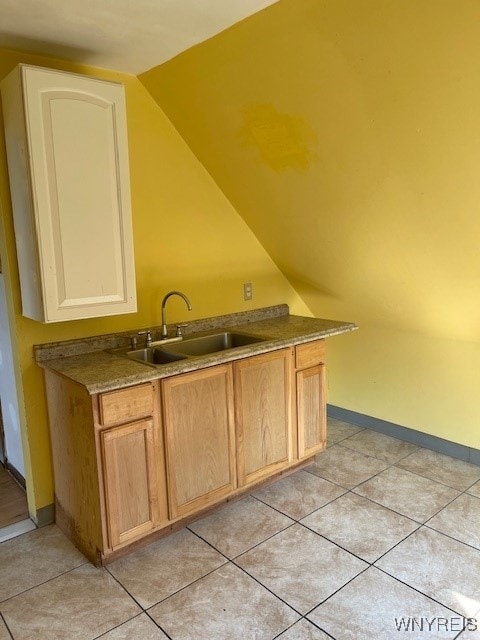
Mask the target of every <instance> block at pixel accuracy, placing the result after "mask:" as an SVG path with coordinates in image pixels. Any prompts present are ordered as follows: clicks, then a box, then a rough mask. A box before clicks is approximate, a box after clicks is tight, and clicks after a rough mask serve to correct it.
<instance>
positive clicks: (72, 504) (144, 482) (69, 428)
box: [45, 370, 169, 564]
mask: <svg viewBox="0 0 480 640" xmlns="http://www.w3.org/2000/svg"><path fill="white" fill-rule="evenodd" d="M45 385H46V390H47V403H48V414H49V421H50V439H51V444H52V454H53V468H54V481H55V511H56V514H55V520H56V522H57V524H58V525H59V526H60V528H61V529H62V530H63V531H64V532H65V533H66V535H67V536H68V537H69V538H70V539H71V540H72V541H73V542H74V543H75V544H76V545H77V547H78V548H79V549H80V550H81V551H82V552H83V553H84V554H85V555H86V556H87V558H88V559H89V560H91V561H92V562H93V563H95V564H101V563H102V562H104V561H105V560H106V559H107V558H108V556H109V555H111V554H112V553H113V552H115V551H117V550H120V549H122V548H123V547H125V546H127V545H128V544H130V543H131V542H133V541H135V540H140V539H141V538H143V537H145V535H147V534H148V533H150V532H153V531H155V530H158V529H161V528H164V527H165V526H167V525H168V522H169V519H168V509H167V489H166V478H165V457H164V449H163V434H162V428H161V427H162V424H161V413H160V389H159V384H158V382H154V383H150V382H149V383H146V384H141V385H136V386H133V387H128V388H125V389H120V390H118V391H112V392H108V393H103V394H100V395H98V396H90V395H89V394H88V392H87V391H86V390H85V388H84V387H82V386H81V385H79V384H76V383H74V382H72V381H70V380H68V379H66V378H64V377H63V376H59V375H57V374H55V373H52V372H50V371H48V370H46V371H45Z"/></svg>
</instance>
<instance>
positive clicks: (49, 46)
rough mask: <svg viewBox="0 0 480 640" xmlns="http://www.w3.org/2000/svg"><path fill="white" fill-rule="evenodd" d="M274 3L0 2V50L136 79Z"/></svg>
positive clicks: (210, 0)
mask: <svg viewBox="0 0 480 640" xmlns="http://www.w3.org/2000/svg"><path fill="white" fill-rule="evenodd" d="M276 1H277V0H202V1H201V2H199V1H198V0H81V1H80V2H79V0H0V47H4V48H12V49H24V50H27V51H31V52H33V53H40V54H44V55H49V56H55V57H60V58H65V59H67V60H72V61H74V62H80V63H83V64H90V65H94V66H98V67H103V68H106V69H113V70H116V71H122V72H125V73H132V74H135V75H137V74H139V73H141V72H143V71H146V70H148V69H150V68H152V67H154V66H156V65H158V64H161V63H162V62H165V61H166V60H169V59H170V58H173V57H174V56H176V55H177V54H178V53H180V52H181V51H184V50H185V49H188V48H189V47H192V46H194V45H196V44H197V43H199V42H202V41H204V40H206V39H207V38H211V37H212V36H213V35H215V34H217V33H219V32H220V31H223V30H224V29H227V28H228V27H230V26H231V25H232V24H234V23H236V22H238V21H240V20H243V19H244V18H246V17H248V16H249V15H251V14H253V13H255V12H257V11H260V10H261V9H264V8H265V7H267V6H269V5H271V4H273V3H274V2H276Z"/></svg>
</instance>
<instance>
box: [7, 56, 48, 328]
mask: <svg viewBox="0 0 480 640" xmlns="http://www.w3.org/2000/svg"><path fill="white" fill-rule="evenodd" d="M1 94H2V107H3V120H4V127H5V144H6V149H7V163H8V176H9V181H10V192H11V198H12V209H13V223H14V227H15V242H16V246H17V261H18V271H19V276H20V289H21V296H22V313H23V315H24V316H26V317H27V318H32V319H33V320H40V321H42V322H43V321H44V314H43V298H42V278H41V274H40V267H39V256H38V246H37V232H36V224H35V217H36V214H35V211H34V199H33V197H32V190H31V171H30V164H29V152H28V145H27V133H26V127H25V116H24V113H25V112H24V103H23V93H22V84H21V76H20V69H19V68H18V67H17V68H16V69H14V70H13V71H12V72H11V73H10V74H9V75H8V76H7V77H6V78H5V79H4V80H3V81H2V84H1Z"/></svg>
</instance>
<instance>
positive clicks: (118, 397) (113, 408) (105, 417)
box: [99, 383, 153, 427]
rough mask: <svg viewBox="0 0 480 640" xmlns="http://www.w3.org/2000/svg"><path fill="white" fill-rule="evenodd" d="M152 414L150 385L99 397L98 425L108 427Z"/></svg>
mask: <svg viewBox="0 0 480 640" xmlns="http://www.w3.org/2000/svg"><path fill="white" fill-rule="evenodd" d="M152 413H153V387H152V385H151V384H150V383H147V384H141V385H138V386H136V387H129V388H128V389H119V390H118V391H109V392H108V393H102V394H101V395H100V397H99V418H100V424H102V425H103V426H105V427H109V426H112V425H115V424H121V423H122V422H129V421H131V420H138V419H139V418H145V417H147V416H151V415H152Z"/></svg>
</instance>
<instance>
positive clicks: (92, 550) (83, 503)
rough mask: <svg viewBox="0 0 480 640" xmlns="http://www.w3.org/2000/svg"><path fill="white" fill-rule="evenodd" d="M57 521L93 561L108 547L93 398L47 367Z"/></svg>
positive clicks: (46, 378)
mask: <svg viewBox="0 0 480 640" xmlns="http://www.w3.org/2000/svg"><path fill="white" fill-rule="evenodd" d="M45 384H46V389H47V404H48V416H49V425H50V437H51V443H52V455H53V469H54V483H55V502H56V509H57V512H56V522H57V524H58V525H59V526H60V527H61V528H62V529H63V531H64V532H65V533H66V535H67V536H68V537H70V538H71V539H72V540H73V542H74V543H75V544H76V545H77V546H78V548H79V549H80V550H81V551H82V552H83V553H84V554H85V555H86V556H87V557H88V558H89V559H90V560H91V561H92V562H97V561H98V551H99V550H101V549H102V547H103V543H102V520H101V514H100V497H99V490H98V469H97V463H96V448H95V436H94V430H93V412H92V403H91V398H90V396H89V395H88V393H87V392H86V391H85V390H84V389H83V388H82V387H80V386H79V385H76V384H75V383H73V382H70V381H69V380H67V379H65V378H62V377H60V376H58V375H56V374H54V373H52V372H50V371H45Z"/></svg>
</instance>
